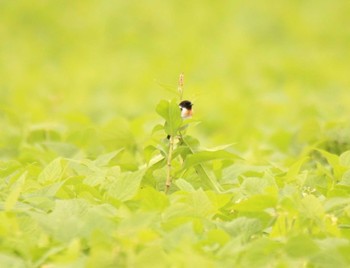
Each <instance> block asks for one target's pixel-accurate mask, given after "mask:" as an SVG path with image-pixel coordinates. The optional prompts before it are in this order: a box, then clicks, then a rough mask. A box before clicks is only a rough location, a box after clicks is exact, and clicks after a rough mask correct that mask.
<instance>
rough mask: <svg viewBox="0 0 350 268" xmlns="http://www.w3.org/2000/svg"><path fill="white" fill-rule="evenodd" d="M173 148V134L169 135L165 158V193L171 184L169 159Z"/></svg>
mask: <svg viewBox="0 0 350 268" xmlns="http://www.w3.org/2000/svg"><path fill="white" fill-rule="evenodd" d="M173 149H174V135H172V136H170V139H169V152H168V158H167V163H166V164H167V175H166V183H165V193H168V191H169V188H170V185H171V159H172V156H173Z"/></svg>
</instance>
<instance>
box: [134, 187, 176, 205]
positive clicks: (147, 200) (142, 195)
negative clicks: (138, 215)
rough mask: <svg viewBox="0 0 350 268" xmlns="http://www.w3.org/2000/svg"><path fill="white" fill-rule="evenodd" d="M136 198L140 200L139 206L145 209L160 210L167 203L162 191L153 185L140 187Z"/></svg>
mask: <svg viewBox="0 0 350 268" xmlns="http://www.w3.org/2000/svg"><path fill="white" fill-rule="evenodd" d="M136 200H139V201H140V204H141V208H142V209H143V210H145V211H153V210H154V211H162V210H163V209H165V208H166V207H167V206H168V205H169V200H168V198H167V197H166V195H165V194H164V192H159V191H157V190H155V189H154V188H153V187H145V188H143V189H141V190H140V191H139V193H138V195H137V197H136Z"/></svg>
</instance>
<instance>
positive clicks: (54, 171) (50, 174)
mask: <svg viewBox="0 0 350 268" xmlns="http://www.w3.org/2000/svg"><path fill="white" fill-rule="evenodd" d="M61 161H62V158H60V157H58V158H56V159H54V160H53V161H52V162H51V163H49V164H48V165H47V166H46V167H45V168H44V170H43V171H42V172H41V173H40V174H39V177H38V181H39V182H40V183H50V182H56V181H58V180H60V179H61V176H62V172H63V168H62V162H61Z"/></svg>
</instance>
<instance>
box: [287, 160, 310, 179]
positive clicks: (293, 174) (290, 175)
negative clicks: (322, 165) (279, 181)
mask: <svg viewBox="0 0 350 268" xmlns="http://www.w3.org/2000/svg"><path fill="white" fill-rule="evenodd" d="M307 160H309V157H304V158H301V159H299V160H298V161H297V162H295V163H294V164H293V165H291V166H290V168H289V170H288V172H287V175H286V178H287V180H288V181H294V180H296V179H297V176H298V174H299V173H300V171H301V168H302V166H303V165H304V163H305V162H306V161H307Z"/></svg>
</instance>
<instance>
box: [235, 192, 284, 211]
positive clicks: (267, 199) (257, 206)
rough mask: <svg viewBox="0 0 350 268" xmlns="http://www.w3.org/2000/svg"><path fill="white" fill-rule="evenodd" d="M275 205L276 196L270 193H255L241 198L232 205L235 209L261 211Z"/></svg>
mask: <svg viewBox="0 0 350 268" xmlns="http://www.w3.org/2000/svg"><path fill="white" fill-rule="evenodd" d="M276 205H277V198H276V197H275V196H271V195H255V196H252V197H250V198H248V199H246V200H243V201H241V202H239V203H237V204H235V205H234V206H233V209H234V210H237V211H250V212H254V211H262V210H265V209H267V208H274V207H276Z"/></svg>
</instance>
